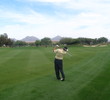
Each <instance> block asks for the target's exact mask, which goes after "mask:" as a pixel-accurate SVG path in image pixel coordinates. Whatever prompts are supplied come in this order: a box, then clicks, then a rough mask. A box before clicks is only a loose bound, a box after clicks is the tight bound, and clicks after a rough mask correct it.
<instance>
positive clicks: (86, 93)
mask: <svg viewBox="0 0 110 100" xmlns="http://www.w3.org/2000/svg"><path fill="white" fill-rule="evenodd" d="M69 52H71V54H72V56H69V55H65V57H64V62H63V63H64V72H65V76H66V80H65V81H64V82H62V81H58V80H56V78H55V74H54V64H53V61H54V56H55V54H54V53H53V52H52V47H47V48H46V47H31V48H29V47H25V48H0V100H110V47H109V46H108V47H69Z"/></svg>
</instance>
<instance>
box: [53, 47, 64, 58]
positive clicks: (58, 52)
mask: <svg viewBox="0 0 110 100" xmlns="http://www.w3.org/2000/svg"><path fill="white" fill-rule="evenodd" d="M54 53H56V55H55V58H56V59H59V60H62V59H63V55H64V54H66V51H64V50H63V49H55V50H54Z"/></svg>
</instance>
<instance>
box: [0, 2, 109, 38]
mask: <svg viewBox="0 0 110 100" xmlns="http://www.w3.org/2000/svg"><path fill="white" fill-rule="evenodd" d="M3 33H7V34H8V36H9V37H10V38H16V39H22V38H24V37H26V36H35V37H37V38H39V39H42V38H44V37H49V38H52V37H55V36H57V35H59V36H62V37H71V38H78V37H87V38H100V37H106V38H108V39H110V0H0V34H3Z"/></svg>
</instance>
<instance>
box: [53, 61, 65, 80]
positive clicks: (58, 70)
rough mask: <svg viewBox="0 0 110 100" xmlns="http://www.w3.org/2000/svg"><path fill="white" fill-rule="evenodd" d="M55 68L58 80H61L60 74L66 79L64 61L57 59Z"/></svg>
mask: <svg viewBox="0 0 110 100" xmlns="http://www.w3.org/2000/svg"><path fill="white" fill-rule="evenodd" d="M54 66H55V74H56V78H57V79H60V74H61V76H62V78H63V79H65V75H64V72H63V61H62V60H59V59H55V60H54Z"/></svg>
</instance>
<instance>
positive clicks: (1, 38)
mask: <svg viewBox="0 0 110 100" xmlns="http://www.w3.org/2000/svg"><path fill="white" fill-rule="evenodd" d="M107 42H108V39H107V38H105V37H100V38H95V39H92V38H82V37H81V38H67V37H65V38H62V39H61V40H60V41H58V42H53V41H51V39H50V38H48V37H45V38H43V39H41V40H36V41H35V42H33V43H26V42H24V41H20V40H18V41H14V40H12V39H10V38H8V35H7V34H6V33H4V34H1V35H0V47H3V46H5V47H21V46H52V45H55V44H67V45H96V44H101V43H107Z"/></svg>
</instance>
